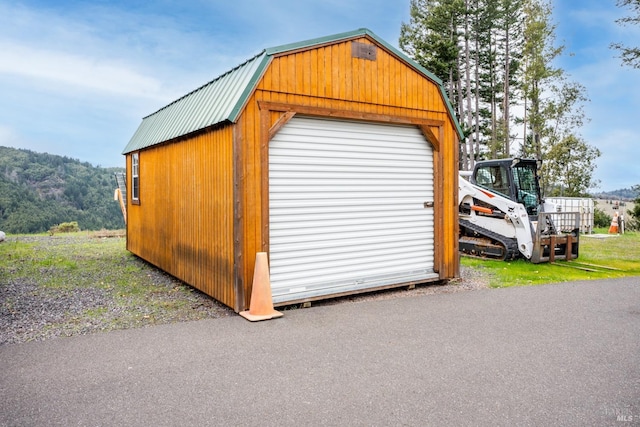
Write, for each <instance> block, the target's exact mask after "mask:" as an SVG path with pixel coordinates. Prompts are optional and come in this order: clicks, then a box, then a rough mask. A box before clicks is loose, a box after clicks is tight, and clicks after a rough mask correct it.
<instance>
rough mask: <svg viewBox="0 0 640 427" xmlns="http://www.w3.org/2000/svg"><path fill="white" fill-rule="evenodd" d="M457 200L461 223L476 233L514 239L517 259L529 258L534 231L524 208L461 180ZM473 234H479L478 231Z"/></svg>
mask: <svg viewBox="0 0 640 427" xmlns="http://www.w3.org/2000/svg"><path fill="white" fill-rule="evenodd" d="M458 196H459V203H460V210H459V215H460V220H461V222H462V221H466V223H468V224H471V225H473V226H474V227H473V228H474V229H476V230H477V227H479V228H482V229H484V230H487V231H489V232H490V233H494V234H496V235H498V236H503V237H504V238H506V239H515V242H516V243H517V250H518V251H519V252H520V255H521V256H523V257H525V258H527V259H530V258H531V256H532V253H533V236H534V233H535V230H534V228H533V227H532V224H531V221H530V220H529V215H528V213H527V210H526V209H525V207H524V205H522V204H520V203H516V202H514V201H513V200H511V199H508V198H506V197H504V196H502V195H500V194H498V193H496V192H493V191H489V190H487V189H485V188H482V187H480V186H478V185H475V184H472V183H470V182H469V181H467V180H466V179H464V178H463V177H460V179H459V193H458ZM470 228H471V227H470ZM475 233H476V234H482V232H481V231H476V232H475ZM487 235H489V233H487ZM494 240H495V238H494ZM494 244H496V242H494ZM503 245H504V244H503ZM505 246H506V245H505ZM505 250H506V251H508V248H505Z"/></svg>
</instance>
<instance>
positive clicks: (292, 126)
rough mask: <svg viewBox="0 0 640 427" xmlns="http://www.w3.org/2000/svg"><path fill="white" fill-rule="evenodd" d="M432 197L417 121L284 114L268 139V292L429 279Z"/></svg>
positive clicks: (277, 298) (298, 293)
mask: <svg viewBox="0 0 640 427" xmlns="http://www.w3.org/2000/svg"><path fill="white" fill-rule="evenodd" d="M433 200H434V195H433V152H432V147H431V145H430V144H429V143H428V142H427V140H426V139H425V137H424V135H423V134H422V132H421V131H420V130H419V129H418V128H417V127H414V126H396V125H387V124H372V123H367V122H352V121H342V120H328V119H316V118H307V117H298V116H296V117H294V118H293V119H292V120H290V121H289V122H288V123H287V124H286V125H285V126H283V127H282V129H280V130H279V131H278V133H277V134H276V135H275V137H274V138H273V139H272V140H271V141H270V143H269V233H270V234H269V242H270V244H269V256H270V266H271V291H272V295H273V301H274V302H276V303H284V302H288V301H295V300H300V299H304V298H312V297H318V296H326V295H331V294H337V293H344V292H347V293H348V292H352V291H357V290H363V289H369V288H377V287H382V286H390V285H395V284H402V283H409V282H418V281H428V280H433V279H436V278H437V277H438V274H436V273H434V271H433V263H434V261H433V260H434V212H433V207H432V206H433V205H432V202H433ZM425 204H426V205H425ZM425 206H427V207H425Z"/></svg>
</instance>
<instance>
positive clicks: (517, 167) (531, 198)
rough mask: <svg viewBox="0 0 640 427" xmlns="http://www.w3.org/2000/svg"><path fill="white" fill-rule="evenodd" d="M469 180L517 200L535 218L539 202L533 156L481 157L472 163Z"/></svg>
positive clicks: (536, 173) (535, 163) (538, 187)
mask: <svg viewBox="0 0 640 427" xmlns="http://www.w3.org/2000/svg"><path fill="white" fill-rule="evenodd" d="M470 181H471V182H472V183H473V184H476V185H479V186H481V187H484V188H486V189H487V190H490V191H493V192H495V193H498V194H500V195H502V196H503V197H506V198H508V199H511V200H513V201H515V202H517V203H521V204H522V205H524V207H525V208H526V209H527V213H528V214H529V216H530V217H532V219H537V216H538V209H539V206H540V204H541V202H542V198H541V196H540V184H539V181H538V164H537V162H536V161H535V160H533V159H499V160H483V161H479V162H477V163H476V165H475V168H474V169H473V174H472V175H471V178H470Z"/></svg>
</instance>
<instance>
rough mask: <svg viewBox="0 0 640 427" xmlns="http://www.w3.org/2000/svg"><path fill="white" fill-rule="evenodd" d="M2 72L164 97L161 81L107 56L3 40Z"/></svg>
mask: <svg viewBox="0 0 640 427" xmlns="http://www.w3.org/2000/svg"><path fill="white" fill-rule="evenodd" d="M0 51H2V55H0V73H9V74H14V75H18V76H21V77H24V78H28V79H43V80H47V81H48V82H49V83H52V84H64V85H67V86H73V87H77V88H80V89H88V90H92V91H98V92H103V93H106V94H111V95H118V96H132V97H142V98H162V96H161V94H162V87H161V84H160V82H159V81H158V80H157V79H156V78H153V77H150V76H145V75H143V74H141V73H138V72H137V71H135V70H133V69H131V68H130V67H128V66H127V65H125V64H118V63H116V62H111V61H109V60H107V59H104V58H97V57H87V56H81V55H74V54H70V53H66V52H60V51H51V50H42V49H37V48H33V47H30V46H25V45H20V44H17V43H7V42H0Z"/></svg>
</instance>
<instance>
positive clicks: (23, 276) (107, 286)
mask: <svg viewBox="0 0 640 427" xmlns="http://www.w3.org/2000/svg"><path fill="white" fill-rule="evenodd" d="M125 244H126V240H125V238H123V237H111V236H109V237H108V238H106V237H104V238H100V237H96V235H95V234H93V233H89V232H79V233H72V234H59V235H54V236H49V235H44V234H43V235H13V236H9V238H8V239H7V241H6V242H4V243H2V244H0V287H2V286H9V285H10V284H11V283H15V284H21V285H20V286H22V287H23V288H24V289H27V293H26V294H22V295H13V294H12V295H9V296H8V297H7V298H4V299H3V300H2V301H0V312H2V313H5V314H8V315H22V314H21V313H18V312H17V311H16V308H15V307H18V306H20V304H23V305H24V303H25V302H24V301H29V300H30V299H33V300H36V301H41V300H44V301H48V302H51V301H53V302H56V301H58V302H59V301H70V303H69V304H71V303H72V302H73V301H74V299H75V300H77V299H78V298H83V297H86V298H89V304H88V306H87V307H85V308H82V307H80V308H78V307H76V306H71V305H70V306H69V307H70V308H69V312H67V313H64V316H63V317H64V318H63V319H62V320H61V321H59V322H57V323H53V324H52V323H49V324H45V325H40V324H38V320H37V319H34V320H33V323H34V328H36V329H37V328H39V329H37V330H34V331H32V332H29V333H30V334H31V335H29V336H28V337H24V340H25V341H29V340H32V339H41V338H43V337H45V336H47V334H48V333H49V332H48V331H51V330H62V331H63V332H62V335H76V334H80V333H86V332H91V331H97V330H113V329H123V328H130V327H137V326H144V325H150V324H157V323H169V322H174V321H183V320H197V319H203V318H207V317H220V316H224V315H227V314H228V313H229V310H228V309H227V308H225V307H223V306H222V305H220V304H218V303H216V302H215V301H213V300H212V299H211V298H210V297H207V296H205V295H203V294H201V293H200V292H199V291H197V290H195V289H193V288H192V287H190V286H187V285H186V284H184V283H183V282H181V281H180V280H178V279H176V278H174V277H171V276H169V275H167V274H165V273H163V272H161V271H160V270H158V269H157V268H155V267H153V266H152V265H150V264H148V263H146V262H144V261H143V260H141V259H140V258H138V257H136V256H134V255H132V254H131V253H129V252H128V251H127V250H126V248H125ZM10 289H11V288H9V289H8V291H10ZM11 292H13V291H11ZM83 292H84V294H83ZM78 295H79V296H78ZM91 298H94V299H96V301H97V302H95V303H93V302H94V301H92V300H91ZM47 304H48V303H47ZM96 304H98V305H96ZM58 305H59V304H58ZM63 309H64V308H63Z"/></svg>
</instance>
